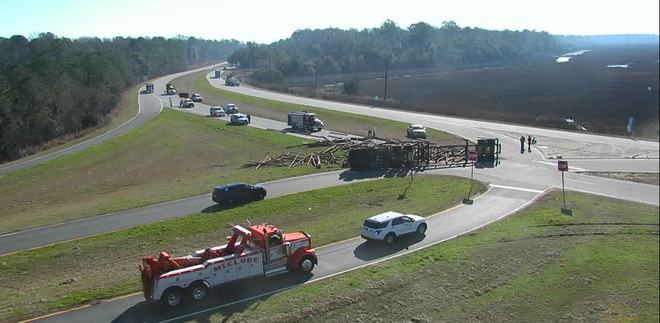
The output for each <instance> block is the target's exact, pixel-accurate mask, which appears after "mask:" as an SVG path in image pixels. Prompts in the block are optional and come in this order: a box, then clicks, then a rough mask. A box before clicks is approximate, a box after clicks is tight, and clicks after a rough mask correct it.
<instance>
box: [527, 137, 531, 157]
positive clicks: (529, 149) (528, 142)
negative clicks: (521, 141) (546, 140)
mask: <svg viewBox="0 0 660 323" xmlns="http://www.w3.org/2000/svg"><path fill="white" fill-rule="evenodd" d="M527 151H529V152H530V153H531V152H532V136H531V135H528V136H527Z"/></svg>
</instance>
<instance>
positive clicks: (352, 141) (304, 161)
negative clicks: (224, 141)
mask: <svg viewBox="0 0 660 323" xmlns="http://www.w3.org/2000/svg"><path fill="white" fill-rule="evenodd" d="M369 144H373V143H372V140H371V139H366V140H365V139H362V138H345V139H329V138H327V137H323V139H322V140H318V141H316V142H305V143H303V144H302V145H298V146H293V147H301V146H305V147H312V148H314V147H324V149H322V150H319V151H316V152H310V153H292V152H286V153H282V154H280V155H278V156H266V157H265V158H264V159H262V160H259V161H250V162H248V163H246V164H244V165H243V167H244V168H254V169H259V168H261V167H263V166H277V167H287V168H289V169H291V168H293V167H296V166H301V165H312V166H314V167H316V168H321V166H322V165H324V164H325V165H343V164H344V162H345V159H346V154H347V152H348V150H351V149H353V148H355V147H363V146H365V145H369ZM293 147H288V148H293Z"/></svg>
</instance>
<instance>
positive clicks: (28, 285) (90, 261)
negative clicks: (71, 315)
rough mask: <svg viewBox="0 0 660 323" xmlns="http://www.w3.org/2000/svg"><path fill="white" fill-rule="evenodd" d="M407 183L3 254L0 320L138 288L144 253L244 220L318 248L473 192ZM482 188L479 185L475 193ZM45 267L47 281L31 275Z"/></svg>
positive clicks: (182, 250) (358, 186) (294, 197)
mask: <svg viewBox="0 0 660 323" xmlns="http://www.w3.org/2000/svg"><path fill="white" fill-rule="evenodd" d="M408 183H409V179H407V178H390V179H381V180H376V181H367V182H360V183H355V184H350V185H345V186H341V187H332V188H327V189H322V190H316V191H308V192H303V193H298V194H291V195H286V196H281V197H277V198H272V199H266V200H264V201H260V202H256V203H251V204H247V205H244V206H239V207H235V208H230V209H224V210H215V212H213V213H199V214H193V215H189V216H186V217H182V218H176V219H171V220H167V221H163V222H158V223H152V224H149V225H144V226H140V227H134V228H129V229H124V230H120V231H116V232H112V233H106V234H100V235H96V236H91V237H87V238H83V239H79V240H74V241H69V242H65V243H60V244H55V245H51V246H46V247H42V248H38V249H34V250H29V251H22V252H18V253H15V254H10V255H5V256H0V264H2V266H1V267H0V268H2V270H0V283H2V284H3V287H4V293H3V296H6V297H5V298H0V321H2V320H3V315H5V314H3V313H6V312H5V310H6V309H8V308H15V307H16V306H18V305H19V304H21V305H22V306H23V307H24V308H25V309H26V310H27V312H28V313H30V315H32V316H36V315H38V314H42V313H46V312H48V311H51V310H53V309H60V308H66V307H71V306H76V305H79V304H82V303H85V302H87V301H90V300H93V299H98V298H107V297H113V296H118V295H124V294H127V293H131V292H136V291H139V290H140V284H139V272H138V271H137V265H138V264H140V261H141V257H143V256H147V255H156V254H157V253H158V252H160V251H167V252H169V253H170V254H172V255H185V254H190V252H191V251H193V250H197V249H201V248H204V247H208V246H216V245H220V244H223V243H224V239H223V238H224V237H226V236H228V235H230V234H231V228H232V227H233V226H234V225H237V224H238V225H244V224H245V222H244V220H245V219H246V218H249V219H250V220H251V221H252V222H253V223H262V222H268V223H273V224H276V225H278V226H279V227H280V228H281V229H283V230H284V231H285V232H295V231H299V230H302V231H306V232H309V233H310V234H312V235H313V236H314V238H313V244H314V246H315V247H318V246H321V245H326V244H329V243H332V242H336V241H341V240H345V239H347V238H352V237H355V236H359V234H360V228H361V223H362V221H363V220H364V219H365V218H367V217H369V216H371V215H374V214H378V213H381V212H385V211H389V210H393V211H400V212H407V213H414V214H420V215H423V216H428V215H431V214H435V213H437V212H439V211H442V210H445V209H448V208H450V207H452V206H454V205H457V204H460V202H461V199H462V197H464V196H465V195H466V194H467V192H468V191H469V189H470V184H469V183H470V182H469V180H466V179H462V178H456V177H446V176H419V177H416V178H415V183H414V185H413V186H412V187H411V188H410V190H409V191H408V192H407V194H406V198H405V199H403V200H399V199H398V197H399V195H400V194H401V193H402V192H403V191H404V190H405V189H406V187H407V186H408ZM485 189H486V186H485V185H484V184H482V183H477V189H476V190H477V191H478V192H483V191H485ZM310 208H311V210H310ZM45 268H48V269H49V270H48V279H43V280H40V279H34V277H35V276H39V275H42V274H43V271H44V269H45ZM35 294H36V295H38V296H35ZM35 300H41V301H38V302H35Z"/></svg>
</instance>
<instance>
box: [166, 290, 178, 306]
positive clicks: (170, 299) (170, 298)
mask: <svg viewBox="0 0 660 323" xmlns="http://www.w3.org/2000/svg"><path fill="white" fill-rule="evenodd" d="M162 300H163V304H164V305H165V306H167V307H177V306H178V305H179V304H181V290H179V289H170V290H168V291H166V292H165V295H163V298H162Z"/></svg>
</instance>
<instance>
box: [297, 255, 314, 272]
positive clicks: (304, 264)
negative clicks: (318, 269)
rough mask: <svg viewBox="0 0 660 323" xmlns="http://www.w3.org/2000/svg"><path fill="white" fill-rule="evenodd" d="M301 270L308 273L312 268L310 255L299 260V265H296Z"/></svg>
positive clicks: (312, 261) (312, 263) (312, 262)
mask: <svg viewBox="0 0 660 323" xmlns="http://www.w3.org/2000/svg"><path fill="white" fill-rule="evenodd" d="M298 268H299V269H300V271H301V272H303V273H309V272H311V271H312V270H314V260H312V258H311V257H305V258H303V259H302V260H300V265H299V266H298Z"/></svg>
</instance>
